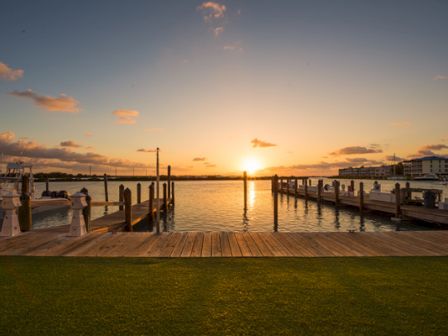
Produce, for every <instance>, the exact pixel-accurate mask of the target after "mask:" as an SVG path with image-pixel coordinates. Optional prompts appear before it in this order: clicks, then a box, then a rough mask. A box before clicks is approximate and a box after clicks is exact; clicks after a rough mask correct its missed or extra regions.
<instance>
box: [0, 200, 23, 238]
mask: <svg viewBox="0 0 448 336" xmlns="http://www.w3.org/2000/svg"><path fill="white" fill-rule="evenodd" d="M1 204H2V209H3V210H4V211H5V213H4V217H3V224H2V231H1V232H0V236H1V237H14V236H17V235H19V234H20V225H19V217H18V216H17V208H18V207H19V206H20V199H19V195H18V194H17V193H16V192H15V191H14V192H9V193H8V194H6V195H3V201H2V203H1Z"/></svg>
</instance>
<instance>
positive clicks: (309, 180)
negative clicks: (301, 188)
mask: <svg viewBox="0 0 448 336" xmlns="http://www.w3.org/2000/svg"><path fill="white" fill-rule="evenodd" d="M312 182H313V181H311V179H308V183H309V185H310V187H311V183H312Z"/></svg>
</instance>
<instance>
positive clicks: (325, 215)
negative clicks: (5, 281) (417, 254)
mask: <svg viewBox="0 0 448 336" xmlns="http://www.w3.org/2000/svg"><path fill="white" fill-rule="evenodd" d="M358 182H359V181H356V188H357V186H358ZM364 182H365V190H366V191H368V190H370V188H371V185H372V184H373V181H371V180H367V181H364ZM380 182H381V184H382V189H383V191H389V190H390V189H392V188H393V185H394V183H395V182H394V181H380ZM121 183H123V184H124V185H125V187H129V188H130V189H131V190H132V195H133V200H134V201H135V195H136V182H109V200H110V201H117V200H118V186H119V185H120V184H121ZM312 183H313V185H315V184H316V183H317V180H313V182H312ZM324 183H331V180H325V181H324ZM349 183H350V182H349V181H348V180H345V181H344V180H341V184H346V185H348V184H349ZM401 183H402V184H403V185H404V182H403V181H401ZM148 185H149V183H148V182H142V186H143V188H142V189H143V191H144V197H142V198H143V199H147V198H148V197H147V195H148V193H147V186H148ZM411 186H415V187H432V188H437V189H443V190H444V197H448V196H447V195H448V190H447V187H446V186H442V185H440V184H439V183H437V182H436V183H434V182H430V183H428V182H411ZM82 187H86V188H87V189H88V190H89V192H90V194H91V195H92V197H93V199H95V200H104V186H103V182H58V183H51V184H50V189H51V190H67V191H68V192H69V194H72V193H74V192H77V191H79V190H80V189H81V188H82ZM270 188H271V183H270V181H249V184H248V209H247V211H244V209H243V182H242V181H179V182H176V207H175V212H174V214H173V216H172V217H171V218H169V219H168V220H167V227H168V228H169V230H176V231H273V230H274V227H273V210H272V209H273V201H272V194H271V190H270ZM36 189H37V192H38V193H39V194H40V192H41V191H42V190H43V189H44V184H43V183H42V184H41V183H37V184H36ZM116 210H117V207H109V208H108V212H109V213H110V212H114V211H116ZM104 213H105V209H104V207H94V208H92V217H93V218H97V217H99V216H102V215H103V214H104ZM70 218H71V211H70V210H63V211H56V212H53V213H51V214H45V215H43V214H42V215H36V216H35V217H34V226H35V227H46V226H54V225H61V224H67V223H69V222H70ZM399 229H400V230H426V229H428V228H427V227H425V226H422V225H421V224H420V225H419V223H408V222H406V223H401V224H400V227H399ZM348 230H356V231H391V230H397V224H396V223H395V222H392V221H391V220H390V219H389V218H388V217H387V216H382V215H375V214H367V215H365V216H364V217H363V218H361V217H360V216H359V214H358V212H357V211H356V210H352V209H344V208H341V209H339V210H337V209H335V208H334V207H333V206H331V205H326V204H323V205H321V206H318V205H317V204H316V202H313V201H305V200H302V199H297V200H295V199H294V198H292V197H286V196H282V197H279V226H278V231H296V232H304V231H308V232H313V231H348Z"/></svg>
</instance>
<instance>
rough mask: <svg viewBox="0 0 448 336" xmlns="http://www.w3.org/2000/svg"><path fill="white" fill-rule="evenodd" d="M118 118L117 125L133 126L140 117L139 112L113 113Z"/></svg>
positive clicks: (122, 110) (116, 111) (123, 111)
mask: <svg viewBox="0 0 448 336" xmlns="http://www.w3.org/2000/svg"><path fill="white" fill-rule="evenodd" d="M112 114H113V115H114V116H116V117H117V120H116V123H117V124H119V125H133V124H135V123H136V122H137V120H136V118H137V117H138V116H139V114H140V113H139V111H137V110H127V109H119V110H115V111H113V112H112Z"/></svg>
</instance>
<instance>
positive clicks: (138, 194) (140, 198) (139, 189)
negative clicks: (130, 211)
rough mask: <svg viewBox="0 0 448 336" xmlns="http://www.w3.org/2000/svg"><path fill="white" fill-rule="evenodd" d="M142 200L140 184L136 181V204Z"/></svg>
mask: <svg viewBox="0 0 448 336" xmlns="http://www.w3.org/2000/svg"><path fill="white" fill-rule="evenodd" d="M141 202H142V184H141V183H140V182H139V183H137V204H140V203H141Z"/></svg>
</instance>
